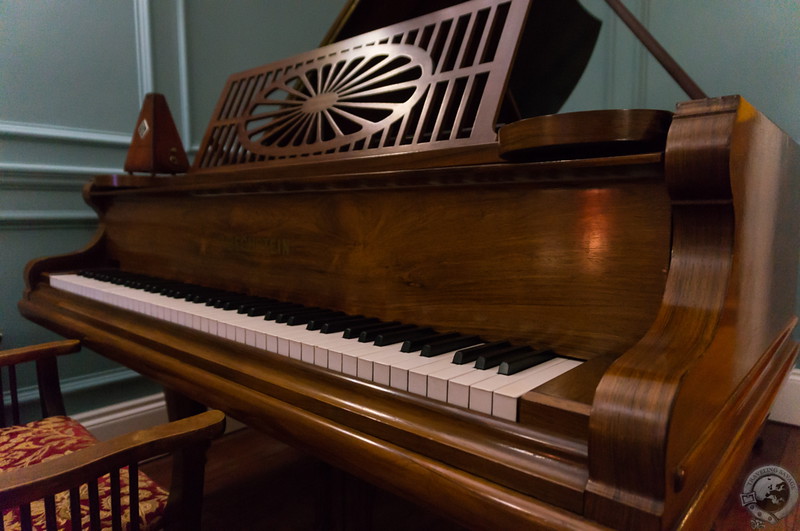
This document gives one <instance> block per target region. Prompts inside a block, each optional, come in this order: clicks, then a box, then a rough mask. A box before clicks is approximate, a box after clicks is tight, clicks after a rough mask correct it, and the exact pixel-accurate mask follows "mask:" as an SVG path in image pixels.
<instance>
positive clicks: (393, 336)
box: [375, 327, 434, 347]
mask: <svg viewBox="0 0 800 531" xmlns="http://www.w3.org/2000/svg"><path fill="white" fill-rule="evenodd" d="M432 333H434V330H433V328H417V327H414V328H409V329H408V330H389V331H385V332H382V333H380V334H378V335H377V336H375V346H376V347H385V346H387V345H394V344H395V343H402V342H403V341H406V340H407V339H416V338H420V337H423V336H429V335H431V334H432Z"/></svg>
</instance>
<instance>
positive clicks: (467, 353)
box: [453, 341, 511, 365]
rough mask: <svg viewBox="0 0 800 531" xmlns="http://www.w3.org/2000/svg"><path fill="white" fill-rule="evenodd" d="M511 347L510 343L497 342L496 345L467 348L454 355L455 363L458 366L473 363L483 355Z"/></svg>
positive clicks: (489, 344) (488, 344) (487, 344)
mask: <svg viewBox="0 0 800 531" xmlns="http://www.w3.org/2000/svg"><path fill="white" fill-rule="evenodd" d="M510 346H511V343H509V342H508V341H495V342H494V343H486V344H485V345H478V346H475V347H469V348H465V349H463V350H459V351H457V352H456V353H455V354H453V363H455V364H456V365H464V364H465V363H472V362H473V361H475V360H477V359H478V357H479V356H480V355H482V354H488V353H490V352H494V351H498V350H503V349H506V348H508V347H510Z"/></svg>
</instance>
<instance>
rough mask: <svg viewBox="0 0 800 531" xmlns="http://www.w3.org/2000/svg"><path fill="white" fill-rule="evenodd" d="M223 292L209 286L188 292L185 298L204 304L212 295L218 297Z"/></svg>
mask: <svg viewBox="0 0 800 531" xmlns="http://www.w3.org/2000/svg"><path fill="white" fill-rule="evenodd" d="M222 294H223V292H222V291H221V290H218V289H211V288H199V289H196V290H193V291H191V292H189V293H188V294H187V295H186V297H185V299H186V300H187V301H189V302H194V303H197V304H205V303H206V302H208V300H209V299H212V298H214V297H218V296H220V295H222Z"/></svg>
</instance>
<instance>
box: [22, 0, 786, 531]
mask: <svg viewBox="0 0 800 531" xmlns="http://www.w3.org/2000/svg"><path fill="white" fill-rule="evenodd" d="M441 3H444V4H447V5H445V6H440V4H441ZM609 3H610V4H611V5H612V6H616V7H620V6H619V4H618V3H617V2H610V1H609ZM362 4H363V5H362ZM534 4H535V5H533V6H532V8H531V10H530V13H533V12H534V11H535V10H536V9H543V10H544V11H546V12H548V13H550V15H552V16H553V17H555V18H553V19H550V18H545V20H540V21H538V22H536V23H535V24H534V25H532V26H531V25H530V24H529V28H536V27H540V28H541V27H544V31H543V32H542V37H543V38H545V40H546V41H547V40H548V39H550V38H551V37H557V36H558V35H560V36H561V37H563V38H564V39H566V40H567V41H569V42H561V45H565V46H561V45H559V46H557V47H556V46H555V44H554V46H553V47H552V49H555V48H558V49H560V50H573V51H574V57H573V59H574V61H572V60H567V61H565V62H566V63H568V65H567V66H565V67H564V68H563V69H562V68H559V67H560V66H563V65H561V64H560V63H561V61H560V60H551V59H545V60H543V61H541V62H536V63H532V62H531V61H529V59H530V58H531V57H533V56H537V57H538V55H541V54H539V50H534V51H531V50H526V49H524V48H525V47H524V46H523V47H522V49H520V50H519V51H518V53H519V57H520V58H521V61H518V62H517V70H518V71H519V70H520V69H521V70H526V68H525V67H526V66H530V65H531V64H535V65H536V67H535V68H532V70H536V71H535V72H528V73H529V74H530V76H528V77H527V80H528V81H530V80H531V79H544V81H546V80H547V79H548V78H551V77H552V78H553V79H554V80H556V83H555V85H556V86H557V87H561V86H562V85H563V87H567V88H569V87H570V86H572V84H574V81H575V80H576V79H577V75H578V73H579V71H580V70H581V69H582V67H583V66H582V65H583V64H585V60H586V59H587V58H588V54H587V50H588V49H590V48H591V47H592V44H593V40H594V38H593V37H594V35H595V34H596V24H595V23H594V22H593V21H592V19H591V17H589V18H586V15H585V13H583V11H582V8H580V6H579V5H578V4H577V3H576V2H573V1H563V0H558V1H556V0H553V1H550V0H547V1H542V2H534ZM375 5H376V4H374V3H366V2H364V3H362V2H358V1H356V0H354V1H352V2H349V3H348V5H347V7H346V9H345V12H346V14H345V15H344V16H343V17H341V18H340V20H339V21H337V23H336V24H335V27H334V29H333V30H332V32H331V34H330V35H329V39H331V40H335V39H337V38H346V40H345V41H344V44H343V43H342V42H339V43H338V44H336V45H334V44H332V43H326V44H327V46H326V47H324V48H322V49H321V51H320V50H318V51H316V52H310V53H309V54H305V55H303V56H298V57H296V58H294V59H292V60H289V61H284V62H281V63H275V64H273V65H268V66H267V67H263V68H256V69H252V70H249V71H247V72H244V73H241V74H238V75H234V76H233V77H231V78H230V80H229V82H228V84H227V85H226V87H225V89H224V91H223V95H222V97H221V98H220V102H219V105H218V107H217V109H216V111H215V113H214V116H213V117H212V121H211V124H210V125H209V128H208V130H207V132H206V135H205V138H204V143H203V147H202V148H201V150H200V152H199V154H198V157H197V158H196V160H195V163H194V165H193V167H192V169H191V170H190V171H189V172H188V173H186V174H183V175H177V176H175V177H171V178H168V179H161V178H154V177H152V176H141V177H140V176H128V177H125V178H122V177H120V176H104V177H98V178H97V179H95V180H93V182H92V183H90V184H89V185H87V186H86V187H85V188H84V197H85V198H86V200H87V201H88V203H89V204H90V205H91V206H92V207H93V208H94V209H95V210H96V211H97V213H98V216H99V219H100V228H99V230H98V232H97V234H96V236H95V238H94V239H93V241H92V242H90V243H89V245H88V246H87V247H86V248H85V249H83V250H81V251H78V252H76V253H74V254H70V255H64V256H59V257H50V258H44V259H41V260H38V261H34V262H32V263H31V264H29V265H28V267H27V269H26V272H25V280H26V289H25V293H24V296H23V299H22V300H21V301H20V304H19V308H20V310H21V312H22V313H23V314H24V315H25V316H26V317H28V318H30V319H31V320H33V321H35V322H37V323H40V324H42V325H44V326H46V327H48V328H51V329H53V330H55V331H56V332H58V333H60V334H62V335H64V336H66V337H71V338H80V339H81V340H82V341H83V342H84V344H85V345H87V346H88V347H90V348H92V349H93V350H95V351H97V352H99V353H101V354H103V355H105V356H108V357H109V358H111V359H114V360H117V361H119V362H120V363H122V364H124V365H126V366H128V367H131V368H133V369H134V370H136V371H139V372H140V373H142V374H144V375H146V376H148V377H151V378H153V379H154V380H156V381H159V382H161V383H162V384H163V385H165V386H166V387H167V388H169V389H170V393H169V396H170V403H171V405H172V406H173V407H172V408H171V409H172V411H173V413H176V414H178V415H180V413H179V412H178V411H179V409H182V408H183V409H186V408H187V407H188V410H190V411H191V410H194V409H195V407H196V405H193V404H192V402H191V401H192V400H194V401H196V402H198V403H202V404H205V405H208V406H211V407H214V408H218V409H221V410H223V411H225V412H227V413H229V414H231V415H232V416H233V417H235V418H237V419H240V420H242V421H244V422H245V423H247V424H248V425H250V426H252V427H254V428H256V429H258V430H261V431H264V432H267V433H270V434H272V435H274V436H276V437H277V438H279V439H281V440H283V441H285V442H287V443H289V444H291V445H292V446H294V447H296V448H298V449H301V450H304V451H306V452H309V453H311V454H313V455H315V456H317V457H318V458H320V459H322V460H324V461H326V462H328V463H331V464H333V465H334V466H336V467H339V468H341V469H342V470H345V471H347V472H348V473H350V474H353V475H355V476H358V477H360V478H361V479H363V480H365V481H368V482H371V483H373V484H379V485H384V486H385V487H386V488H387V489H388V490H389V491H391V492H393V493H395V494H399V495H400V496H402V497H405V498H408V499H413V500H415V501H418V502H419V503H420V504H422V505H424V506H426V507H427V508H429V509H431V510H432V511H434V512H436V513H438V514H440V515H442V516H444V517H446V518H449V519H451V520H453V521H455V522H457V523H459V524H461V525H464V526H467V527H473V528H485V529H523V528H524V529H529V528H534V529H538V528H549V529H599V528H606V527H611V528H616V529H636V530H640V529H658V530H660V529H672V528H676V527H683V528H686V529H693V528H702V527H703V525H704V524H705V523H706V519H705V518H706V515H708V514H714V513H716V511H718V510H719V508H720V507H721V505H722V503H723V502H724V496H725V493H726V492H727V491H728V490H729V489H730V488H731V487H732V485H733V482H734V480H735V479H736V477H737V474H738V472H739V468H740V467H741V465H742V463H743V462H744V460H745V458H746V455H747V453H748V452H749V449H750V448H751V446H752V444H753V442H754V440H755V438H756V436H757V433H758V430H759V429H760V427H761V426H762V425H763V422H764V419H765V418H766V415H767V412H768V410H769V405H770V403H771V401H772V399H773V398H774V396H775V393H776V392H777V389H778V387H779V385H780V382H781V380H782V378H783V376H784V375H785V374H786V373H787V372H788V371H789V370H790V369H791V367H792V364H793V360H794V359H795V358H796V356H797V352H798V347H797V345H796V343H795V342H793V341H792V339H791V332H792V329H793V328H794V326H795V323H796V317H795V316H794V304H795V299H794V296H795V292H796V281H797V279H796V272H797V267H798V257H797V252H796V250H797V248H798V247H800V226H798V224H800V219H798V218H797V216H796V215H795V213H796V212H797V211H798V210H800V187H798V186H797V183H796V178H797V175H798V174H799V173H800V150H799V149H798V146H797V145H796V144H795V143H794V142H792V141H791V139H790V138H788V137H787V136H786V135H785V134H784V133H782V132H781V131H780V130H779V129H778V128H777V127H776V126H775V125H774V124H772V123H770V122H769V121H768V120H767V119H766V118H765V117H763V116H762V115H761V114H760V113H758V112H757V111H756V110H755V109H753V107H752V106H750V105H749V104H748V103H747V102H746V101H744V100H743V99H742V98H740V97H738V96H730V97H722V98H700V99H695V100H692V101H688V102H685V103H682V104H680V105H679V106H678V108H677V112H675V113H674V114H672V113H665V112H660V111H648V110H633V111H630V110H629V111H623V110H615V111H594V112H589V113H583V114H574V115H561V116H558V115H557V116H538V117H535V118H532V119H531V120H530V121H522V122H519V123H512V124H509V125H506V126H505V127H504V128H503V129H502V130H501V133H500V134H499V135H497V134H496V128H497V127H498V126H500V125H503V124H504V122H505V121H506V119H507V117H508V116H527V115H529V114H528V113H529V112H531V110H532V109H538V110H534V111H532V114H550V113H552V112H556V111H557V110H558V107H559V106H560V103H559V102H563V101H564V98H566V97H567V93H568V92H569V90H567V91H566V92H564V93H562V92H559V91H558V90H555V91H552V90H550V89H551V88H552V87H548V86H546V83H545V84H543V85H542V86H543V87H544V88H543V89H542V91H541V95H542V97H541V98H540V97H539V92H532V93H531V94H533V96H531V98H526V96H528V94H527V93H526V91H525V90H522V91H520V90H518V87H519V85H517V84H516V83H515V81H514V76H513V75H512V76H511V82H510V84H509V85H507V84H506V83H505V80H506V79H507V77H508V74H509V72H508V71H503V70H504V69H505V70H508V69H512V70H513V67H512V65H513V63H514V61H513V56H514V53H515V51H516V45H517V43H518V42H525V40H526V37H530V34H527V35H526V34H524V33H523V34H521V33H520V32H521V31H522V22H523V21H524V19H525V18H527V17H528V15H527V13H528V12H529V11H528V2H526V1H524V0H513V1H511V2H489V1H486V0H479V1H475V2H469V3H464V4H459V5H456V6H450V3H449V2H447V1H445V2H434V3H432V4H430V5H422V4H420V3H416V2H415V3H413V5H409V6H405V8H404V9H411V10H415V9H422V10H423V11H424V10H428V9H436V8H438V7H445V10H444V11H442V12H440V13H438V14H432V15H431V18H425V19H416V20H414V21H412V22H413V23H409V24H406V23H398V24H397V25H395V26H392V27H391V28H390V29H389V30H388V31H381V30H377V29H376V27H381V26H383V25H385V24H394V23H395V22H397V21H386V22H384V23H380V20H383V17H384V16H386V14H384V13H383V11H384V9H383V6H381V8H380V9H378V11H379V13H377V14H375V12H374V11H375V10H374V9H367V6H373V8H374V6H375ZM448 6H450V7H448ZM389 11H391V10H389ZM570 11H572V12H573V13H574V14H579V13H578V12H581V13H583V14H582V15H580V16H577V18H576V20H577V21H578V22H577V23H578V26H579V27H583V28H584V30H585V32H581V31H563V28H562V27H561V26H560V25H558V24H555V23H554V22H555V20H556V19H558V18H559V17H560V16H561V15H559V13H561V14H564V13H569V12H570ZM389 15H391V13H389ZM374 17H377V19H375V20H373V18H374ZM626 17H627V15H626ZM566 18H571V16H569V17H566ZM376 20H377V21H376ZM626 22H628V23H630V22H631V21H630V20H626ZM372 24H377V25H376V26H372ZM537 24H538V26H537ZM633 26H636V25H635V24H633ZM353 28H363V30H364V31H370V33H368V34H367V35H366V36H364V37H363V38H362V37H353V36H351V35H348V31H354V30H353ZM501 28H502V29H501ZM552 28H555V29H552ZM559 29H561V30H562V31H558V30H559ZM372 30H374V31H372ZM640 33H641V32H640ZM557 34H558V35H557ZM573 35H581V37H580V38H578V39H575V40H574V41H573V40H572V38H571V36H573ZM645 37H646V39H645V40H646V41H648V42H647V43H646V44H648V45H649V46H650V47H651V48H653V46H652V44H653V43H652V42H650V41H651V39H650V38H649V37H648V36H645ZM347 39H349V40H347ZM590 41H591V42H590ZM548 42H549V41H548ZM358 45H364V46H362V47H361V48H358V47H357V46H358ZM542 48H547V49H551V47H550V46H549V45H544V46H542ZM391 50H394V51H395V52H397V53H396V55H394V56H393V55H392V53H394V52H392V51H391ZM478 50H483V51H482V52H481V53H478ZM570 53H572V52H567V55H570ZM657 53H658V54H659V55H662V58H663V54H660V52H658V51H657ZM529 54H532V55H529ZM545 55H546V54H545ZM390 57H391V58H390ZM495 60H496V61H497V64H500V65H504V66H501V67H499V68H498V69H494V70H491V71H489V70H484V68H488V66H486V65H488V64H492V65H493V66H492V68H494V66H495V65H494V63H495ZM348 62H349V63H348ZM484 63H486V65H485V64H484ZM570 65H571V66H570ZM576 65H577V66H576ZM550 72H558V74H557V75H552V76H551V75H550ZM561 74H563V76H562V75H561ZM348 76H350V77H349V78H348ZM536 76H543V78H537V77H536ZM344 78H348V79H349V80H348V81H347V82H346V83H345V84H344V85H341V84H340V82H342V80H343V79H344ZM683 81H685V80H683ZM683 81H682V84H683V85H684V86H687V87H688V90H689V91H690V92H691V93H692V94H693V95H694V96H700V95H701V94H700V93H699V92H696V91H695V89H696V87H694V86H692V85H691V84H687V83H684V82H683ZM423 82H425V83H427V85H425V83H423ZM484 82H485V83H486V85H485V88H486V90H485V91H484V90H483V89H482V88H481V85H482V84H483V83H484ZM423 85H425V86H427V88H422V87H423ZM509 87H510V89H511V91H510V96H508V97H506V96H507V95H508V92H507V89H508V88H509ZM563 87H562V88H563ZM328 89H330V90H328ZM334 89H335V90H334ZM355 93H358V94H360V96H354V95H353V94H355ZM387 94H390V95H391V97H390V98H388V99H386V98H385V96H386V95H387ZM359 98H361V99H359ZM503 99H505V101H506V104H505V105H502V104H501V103H500V102H501V100H503ZM529 100H530V101H529ZM354 102H355V104H354ZM531 102H532V103H531ZM478 103H480V105H478ZM376 105H377V107H376ZM551 107H555V108H553V109H552V110H545V111H541V110H542V109H550V108H551ZM348 109H349V110H348ZM356 109H358V110H356ZM509 111H510V112H509ZM331 113H333V114H337V113H338V114H337V116H338V117H334V116H333V115H332V114H331ZM343 116H344V117H346V118H344V119H343V118H342V117H343ZM326 124H327V125H326ZM620 146H621V147H620ZM91 267H111V268H120V269H122V270H124V271H128V272H134V273H144V274H150V275H154V276H157V277H161V278H167V279H174V280H180V281H184V282H191V283H195V284H200V285H204V286H209V287H214V288H224V289H227V290H231V291H236V292H241V293H247V294H255V295H260V296H269V297H276V298H280V299H284V300H291V301H295V302H299V303H304V304H309V305H315V306H323V307H327V308H331V309H335V310H342V311H345V312H349V313H353V314H356V313H361V314H365V315H369V316H375V317H378V318H381V319H384V320H399V321H403V322H408V323H414V324H417V325H427V326H430V327H433V328H436V329H438V330H440V331H449V330H455V331H458V332H461V333H470V334H478V335H480V336H481V337H482V338H483V339H485V340H489V341H491V340H500V339H510V340H512V341H514V342H518V343H521V344H528V345H531V346H534V347H540V348H551V349H553V350H554V351H556V352H557V353H559V354H561V355H564V356H569V357H574V358H579V359H581V360H585V363H583V364H582V365H580V366H579V367H577V368H576V369H574V370H571V371H568V372H566V373H564V374H563V375H561V376H559V377H557V378H555V379H553V380H551V381H549V382H547V383H545V384H543V385H540V386H539V387H537V388H535V389H530V390H529V391H528V392H527V393H526V394H525V395H524V396H523V397H522V399H521V400H520V402H519V422H508V421H504V420H499V419H497V418H493V417H489V416H487V415H483V414H480V413H476V412H474V411H471V410H467V409H462V408H459V407H455V406H451V405H447V404H444V403H438V402H436V403H434V401H432V400H429V399H425V398H422V397H420V396H417V395H412V394H410V393H406V392H403V391H399V390H397V389H393V388H390V387H385V386H381V385H378V384H375V383H372V382H368V381H364V380H359V379H358V378H354V377H349V376H345V375H343V374H341V373H336V372H334V371H331V370H327V369H326V368H321V367H317V366H313V365H309V364H305V363H302V362H300V361H298V360H293V359H289V358H286V357H283V356H280V355H278V354H275V353H272V352H268V351H265V350H260V349H257V348H255V347H251V346H246V345H244V344H242V343H236V342H233V341H228V340H225V339H220V338H217V337H209V336H208V334H203V333H201V332H198V331H195V330H193V329H189V328H188V327H181V326H178V325H175V324H170V323H167V322H165V321H162V320H158V319H155V318H151V317H146V316H142V315H140V314H135V313H133V312H129V311H126V310H123V309H120V308H116V307H109V306H108V305H105V304H103V303H100V302H96V301H93V300H89V299H86V298H83V297H80V296H77V295H73V294H69V293H66V292H64V291H62V290H59V289H56V288H54V287H52V286H50V285H49V282H48V279H49V274H50V273H57V272H67V271H76V270H80V269H83V268H91ZM179 395H183V397H184V398H183V399H179V398H178V396H179ZM431 492H434V493H436V496H430V493H431Z"/></svg>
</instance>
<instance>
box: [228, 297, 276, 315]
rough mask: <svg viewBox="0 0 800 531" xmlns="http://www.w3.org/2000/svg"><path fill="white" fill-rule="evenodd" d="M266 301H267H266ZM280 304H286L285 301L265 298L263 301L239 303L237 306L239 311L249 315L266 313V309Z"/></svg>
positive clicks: (268, 309)
mask: <svg viewBox="0 0 800 531" xmlns="http://www.w3.org/2000/svg"><path fill="white" fill-rule="evenodd" d="M267 301H268V302H267ZM281 304H284V305H285V304H286V303H285V302H281V301H276V300H273V299H265V302H261V303H248V304H241V305H240V306H239V310H238V312H239V313H243V314H247V315H249V316H251V317H254V316H257V315H266V314H267V312H268V311H270V310H271V309H273V308H278V307H280V305H281Z"/></svg>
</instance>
